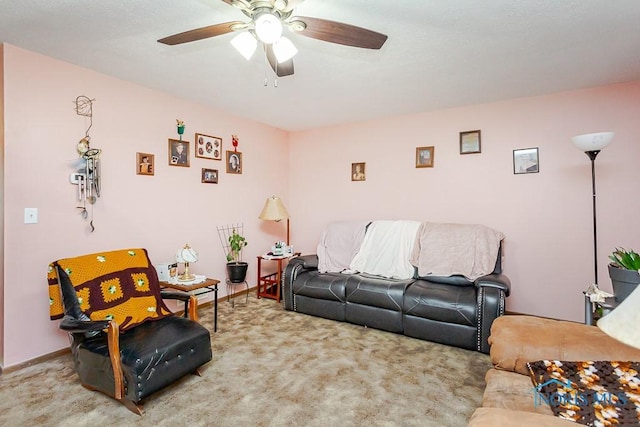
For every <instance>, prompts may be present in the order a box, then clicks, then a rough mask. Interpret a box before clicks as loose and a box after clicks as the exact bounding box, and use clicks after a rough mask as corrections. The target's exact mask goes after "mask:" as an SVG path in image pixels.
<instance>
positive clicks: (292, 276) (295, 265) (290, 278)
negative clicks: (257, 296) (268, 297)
mask: <svg viewBox="0 0 640 427" xmlns="http://www.w3.org/2000/svg"><path fill="white" fill-rule="evenodd" d="M317 269H318V256H317V255H315V254H313V255H302V256H297V257H295V258H291V260H289V263H288V264H287V267H286V268H285V269H284V273H283V274H282V294H283V295H282V299H283V301H284V308H285V310H293V282H294V281H295V280H296V277H298V274H299V273H300V272H301V271H309V270H317Z"/></svg>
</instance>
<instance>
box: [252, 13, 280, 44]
mask: <svg viewBox="0 0 640 427" xmlns="http://www.w3.org/2000/svg"><path fill="white" fill-rule="evenodd" d="M256 34H257V36H258V38H259V39H260V40H261V41H262V42H263V43H266V44H272V43H274V42H275V41H276V40H278V39H279V38H280V36H282V22H280V20H279V19H278V18H277V17H276V16H275V15H272V14H270V13H264V14H262V15H260V16H259V17H258V18H257V19H256Z"/></svg>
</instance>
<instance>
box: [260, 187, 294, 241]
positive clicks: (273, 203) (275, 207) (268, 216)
mask: <svg viewBox="0 0 640 427" xmlns="http://www.w3.org/2000/svg"><path fill="white" fill-rule="evenodd" d="M258 218H260V219H263V220H266V221H276V222H277V221H282V220H283V219H286V220H287V246H289V244H290V243H289V212H287V208H285V207H284V204H283V203H282V200H280V197H276V196H271V197H269V198H267V201H266V202H264V208H262V212H261V213H260V215H259V216H258Z"/></svg>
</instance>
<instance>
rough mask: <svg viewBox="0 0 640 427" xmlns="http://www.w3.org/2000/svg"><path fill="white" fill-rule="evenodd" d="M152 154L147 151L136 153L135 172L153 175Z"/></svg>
mask: <svg viewBox="0 0 640 427" xmlns="http://www.w3.org/2000/svg"><path fill="white" fill-rule="evenodd" d="M153 161H154V156H153V154H149V153H136V174H138V175H153V171H154V166H153Z"/></svg>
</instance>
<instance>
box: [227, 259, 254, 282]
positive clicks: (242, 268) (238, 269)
mask: <svg viewBox="0 0 640 427" xmlns="http://www.w3.org/2000/svg"><path fill="white" fill-rule="evenodd" d="M248 267H249V264H247V263H246V262H242V261H232V262H228V263H227V277H228V278H229V281H230V282H231V283H242V282H244V281H245V279H246V277H247V268H248Z"/></svg>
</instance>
